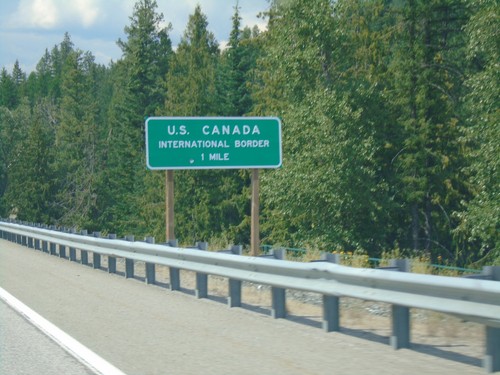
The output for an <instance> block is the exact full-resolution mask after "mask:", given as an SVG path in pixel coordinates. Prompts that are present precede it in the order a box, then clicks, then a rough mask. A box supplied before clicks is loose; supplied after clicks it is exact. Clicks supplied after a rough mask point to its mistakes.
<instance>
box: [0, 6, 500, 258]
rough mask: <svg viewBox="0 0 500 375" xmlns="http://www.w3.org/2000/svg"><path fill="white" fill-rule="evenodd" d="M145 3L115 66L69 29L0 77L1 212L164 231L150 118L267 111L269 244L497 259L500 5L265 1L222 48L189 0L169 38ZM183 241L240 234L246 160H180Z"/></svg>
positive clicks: (178, 204)
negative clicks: (174, 38) (205, 164)
mask: <svg viewBox="0 0 500 375" xmlns="http://www.w3.org/2000/svg"><path fill="white" fill-rule="evenodd" d="M157 8H158V6H157V2H156V1H155V0H138V1H137V2H136V4H135V6H134V9H133V13H132V15H131V17H130V24H129V25H127V26H125V29H124V31H125V35H126V37H125V39H124V40H119V41H118V45H119V46H120V47H121V49H122V52H123V56H122V58H121V59H119V60H118V61H117V62H115V63H112V64H110V65H109V66H107V67H105V66H100V65H98V64H96V63H95V61H94V58H93V56H92V54H91V53H90V52H83V51H80V50H79V49H77V48H76V47H75V46H74V44H73V42H72V41H71V38H70V36H69V34H67V33H66V34H65V35H64V37H63V40H62V42H61V43H60V44H58V45H55V46H53V47H52V48H47V49H46V50H45V53H44V54H43V56H42V57H41V59H40V61H39V63H38V64H37V66H36V69H35V70H34V71H33V72H31V73H30V74H29V75H28V76H27V75H26V73H25V72H23V71H22V70H21V69H20V64H19V63H18V62H16V63H15V64H14V68H13V69H12V71H11V72H9V71H7V70H6V69H2V70H1V71H0V215H1V216H8V215H17V216H18V217H19V218H21V219H25V220H29V221H39V222H45V223H56V224H64V225H68V226H80V227H86V228H87V229H89V230H102V231H106V232H115V233H117V234H119V235H124V234H128V233H133V234H135V235H136V236H137V237H138V238H140V236H143V235H154V236H155V237H156V239H157V241H163V240H164V239H165V233H164V232H165V231H164V228H165V222H164V215H165V174H164V173H163V172H157V171H156V172H153V171H149V170H147V169H146V167H145V152H144V151H145V150H144V148H145V147H144V121H145V118H146V117H147V116H151V115H162V116H197V117H198V116H247V115H251V116H260V115H265V116H278V117H280V118H281V119H282V123H283V129H282V130H283V132H282V134H283V155H284V161H283V166H282V168H280V169H277V170H268V171H264V172H262V173H261V176H262V178H261V193H262V194H261V204H262V207H261V213H262V219H261V223H262V225H261V228H262V232H263V233H262V237H263V240H264V241H265V242H269V243H280V244H283V245H287V246H293V247H299V246H300V247H304V246H306V247H313V248H320V249H325V250H332V249H343V250H345V251H363V253H364V254H365V253H366V254H367V255H369V256H372V257H373V256H379V255H381V254H383V253H387V252H391V251H392V250H393V249H398V251H399V249H401V251H402V252H408V251H409V252H411V253H412V254H416V255H417V256H419V257H420V256H423V257H425V258H426V259H427V258H429V259H431V260H435V259H440V260H441V259H442V260H443V261H445V262H449V261H451V262H452V263H454V264H458V265H464V264H467V263H472V262H476V263H483V264H491V263H496V264H498V262H499V261H500V250H499V245H500V237H499V235H498V233H499V232H500V231H499V222H500V220H499V216H500V195H499V191H500V186H499V181H500V177H499V175H498V171H499V170H500V165H499V160H500V159H499V158H498V155H499V154H500V150H499V142H498V139H499V138H500V125H499V123H500V121H499V120H500V119H499V108H498V103H499V102H500V101H499V97H498V95H499V92H500V91H499V90H498V87H499V77H500V74H499V73H500V72H499V65H498V61H499V51H500V48H499V40H500V38H499V37H498V30H500V28H499V27H498V24H499V8H498V1H497V0H471V1H468V2H466V1H465V0H397V1H385V0H366V1H363V2H360V1H358V0H338V1H332V0H317V1H312V2H311V1H308V0H273V1H271V2H270V4H269V9H268V10H267V12H266V13H265V17H267V21H268V27H267V30H266V31H264V32H259V31H258V29H256V28H254V29H250V28H244V29H242V27H241V15H240V9H239V8H238V6H236V7H235V12H234V15H233V18H232V20H228V22H231V21H232V28H231V32H230V35H228V40H229V43H228V45H227V48H225V49H224V50H222V51H220V50H219V45H218V43H217V41H216V40H215V37H214V35H213V33H211V32H210V31H209V28H208V22H207V18H206V16H205V15H204V14H203V13H202V11H201V8H200V7H199V6H198V7H196V8H195V11H194V13H193V14H192V15H191V16H190V18H189V21H188V24H187V25H186V29H185V32H184V35H183V37H182V40H181V42H180V44H179V45H178V46H177V48H176V50H175V52H174V50H173V49H172V44H171V41H170V38H169V32H170V30H171V26H170V25H168V26H166V27H165V23H164V18H163V15H162V14H160V13H158V11H157ZM175 213H176V216H175V220H176V234H177V237H178V238H179V239H180V241H181V242H182V243H188V244H189V243H192V242H194V241H198V240H212V239H213V240H216V241H218V242H219V243H241V244H248V242H249V237H250V236H249V234H250V217H249V216H250V175H249V171H238V170H202V171H178V172H176V173H175Z"/></svg>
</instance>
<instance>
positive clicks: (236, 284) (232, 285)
mask: <svg viewBox="0 0 500 375" xmlns="http://www.w3.org/2000/svg"><path fill="white" fill-rule="evenodd" d="M228 282H229V297H228V298H227V305H228V306H229V307H241V280H234V279H229V281H228Z"/></svg>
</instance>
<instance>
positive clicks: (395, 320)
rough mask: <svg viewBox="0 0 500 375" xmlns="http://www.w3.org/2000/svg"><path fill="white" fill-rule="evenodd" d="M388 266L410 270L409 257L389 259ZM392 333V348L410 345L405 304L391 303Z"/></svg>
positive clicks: (408, 315)
mask: <svg viewBox="0 0 500 375" xmlns="http://www.w3.org/2000/svg"><path fill="white" fill-rule="evenodd" d="M390 267H396V268H397V269H398V271H399V272H408V271H409V270H410V260H409V259H391V261H390ZM391 309H392V334H391V338H390V344H391V346H392V347H393V349H396V350H397V349H402V348H408V347H410V309H409V308H408V307H406V306H398V305H392V306H391Z"/></svg>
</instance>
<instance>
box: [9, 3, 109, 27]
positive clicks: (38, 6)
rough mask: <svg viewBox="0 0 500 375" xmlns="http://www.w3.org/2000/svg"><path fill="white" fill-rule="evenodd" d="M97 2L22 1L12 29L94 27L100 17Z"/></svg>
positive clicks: (12, 19) (14, 15)
mask: <svg viewBox="0 0 500 375" xmlns="http://www.w3.org/2000/svg"><path fill="white" fill-rule="evenodd" d="M99 11H100V10H99V6H98V5H97V1H96V0H72V1H67V0H20V1H19V5H18V7H17V10H16V11H15V12H14V14H13V15H12V17H11V18H10V20H9V21H8V26H9V27H10V28H29V29H38V28H41V29H45V30H48V29H54V28H58V27H61V26H63V25H75V24H77V25H80V26H83V27H85V28H88V27H90V26H92V25H93V24H94V23H95V22H96V20H97V19H98V16H99Z"/></svg>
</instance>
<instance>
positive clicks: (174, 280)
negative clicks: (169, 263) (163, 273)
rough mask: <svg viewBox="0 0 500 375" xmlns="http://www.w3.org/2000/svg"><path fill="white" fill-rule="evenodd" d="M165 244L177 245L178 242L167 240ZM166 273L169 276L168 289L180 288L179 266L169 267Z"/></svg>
mask: <svg viewBox="0 0 500 375" xmlns="http://www.w3.org/2000/svg"><path fill="white" fill-rule="evenodd" d="M164 245H165V246H171V247H178V246H179V242H178V241H177V240H168V241H167V242H166V243H165V244H164ZM168 274H169V278H170V290H181V272H180V269H179V268H176V267H169V268H168Z"/></svg>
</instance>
